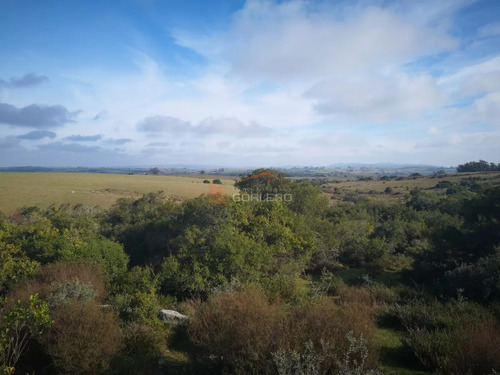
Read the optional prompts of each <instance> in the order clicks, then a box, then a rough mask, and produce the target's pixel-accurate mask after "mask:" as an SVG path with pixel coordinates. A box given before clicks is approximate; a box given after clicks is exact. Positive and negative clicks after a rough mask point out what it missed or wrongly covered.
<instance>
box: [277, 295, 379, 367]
mask: <svg viewBox="0 0 500 375" xmlns="http://www.w3.org/2000/svg"><path fill="white" fill-rule="evenodd" d="M375 329H376V326H375V322H374V319H373V314H372V310H371V308H370V307H368V306H366V305H362V304H359V303H352V302H348V303H342V304H340V305H339V304H335V303H334V302H333V300H332V299H331V298H326V297H325V298H322V299H320V300H318V301H316V302H314V303H312V304H310V305H307V306H301V307H297V308H295V309H294V310H292V311H291V312H290V314H289V318H288V336H287V337H286V340H284V342H283V343H282V347H288V348H289V349H292V350H296V351H300V350H301V347H303V345H304V343H306V342H307V341H309V340H311V341H312V342H313V344H314V346H315V348H316V350H317V351H320V350H321V341H323V342H324V343H328V345H329V347H330V348H331V349H332V351H333V353H331V354H333V358H332V360H331V361H330V363H325V364H324V367H326V370H327V371H333V370H334V368H335V367H336V361H337V360H340V359H341V358H342V357H343V356H344V354H345V353H346V352H347V350H348V348H349V341H348V340H347V335H348V333H349V332H352V333H353V334H354V336H355V337H360V336H362V337H363V338H364V339H365V340H366V341H367V349H368V358H367V361H366V364H367V366H368V367H373V366H374V365H375V364H376V359H377V348H376V347H375V344H374V342H375V341H374V336H375ZM355 359H356V360H358V361H359V360H360V358H355Z"/></svg>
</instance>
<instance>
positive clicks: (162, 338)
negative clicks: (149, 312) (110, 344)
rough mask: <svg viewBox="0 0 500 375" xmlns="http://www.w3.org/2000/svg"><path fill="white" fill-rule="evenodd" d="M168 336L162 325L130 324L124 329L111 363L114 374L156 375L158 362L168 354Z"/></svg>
mask: <svg viewBox="0 0 500 375" xmlns="http://www.w3.org/2000/svg"><path fill="white" fill-rule="evenodd" d="M169 334H170V331H169V329H168V328H167V327H166V326H165V325H164V324H161V325H154V326H152V325H150V324H146V323H131V324H129V325H127V326H126V327H124V329H123V344H122V348H121V350H120V353H119V354H118V355H117V356H116V357H115V358H114V359H113V362H112V367H113V370H114V372H115V373H117V374H126V375H142V374H145V375H149V374H151V375H153V374H157V373H158V362H159V360H160V359H161V358H162V357H164V356H165V355H166V354H167V353H168V346H167V343H168V339H169Z"/></svg>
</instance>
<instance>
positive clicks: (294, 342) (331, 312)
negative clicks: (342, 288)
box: [189, 289, 377, 374]
mask: <svg viewBox="0 0 500 375" xmlns="http://www.w3.org/2000/svg"><path fill="white" fill-rule="evenodd" d="M349 332H352V334H353V335H354V336H356V337H360V336H363V338H364V339H365V340H366V341H367V346H368V352H369V358H368V360H367V365H368V366H369V367H373V365H374V364H375V363H376V356H377V351H376V348H375V347H374V340H373V338H374V334H375V323H374V319H373V316H372V311H371V308H370V307H368V306H366V305H362V304H359V303H342V304H336V303H335V302H334V301H333V299H331V298H328V297H324V298H321V299H318V300H316V301H314V302H311V303H309V304H305V305H302V306H297V307H289V306H286V305H283V304H282V303H281V302H269V300H268V299H267V298H266V297H265V295H264V294H263V293H262V292H260V291H259V290H256V289H246V290H242V291H231V292H224V293H220V294H218V295H216V296H213V297H211V298H210V299H209V300H208V301H207V302H206V303H203V304H202V305H201V306H200V308H199V309H198V310H197V312H196V314H195V315H194V317H193V319H192V320H191V322H190V325H189V333H190V337H191V340H192V341H193V342H194V343H195V344H197V345H199V346H200V347H201V348H203V349H204V350H205V352H206V353H207V354H211V355H215V356H218V357H219V358H220V359H221V361H222V362H223V363H224V364H225V365H226V366H228V367H229V368H230V369H231V370H232V371H233V373H262V374H265V373H272V372H273V370H274V366H273V362H272V361H273V360H272V355H271V353H276V352H278V351H279V350H293V351H296V352H301V351H303V350H304V345H305V344H306V343H307V342H308V341H311V342H312V345H313V346H314V350H316V351H318V352H320V351H321V342H323V343H327V344H328V347H329V348H331V351H332V353H330V354H332V356H330V357H329V362H328V363H324V365H323V366H324V368H325V371H331V370H333V369H336V368H337V360H341V359H342V358H343V357H344V354H345V353H346V352H347V350H348V348H349V341H348V339H347V336H348V333H349ZM353 359H357V358H353ZM328 373H329V372H328Z"/></svg>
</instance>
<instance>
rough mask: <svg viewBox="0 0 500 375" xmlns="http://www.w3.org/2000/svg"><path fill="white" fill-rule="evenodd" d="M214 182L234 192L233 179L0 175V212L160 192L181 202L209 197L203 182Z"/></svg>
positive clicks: (90, 203)
mask: <svg viewBox="0 0 500 375" xmlns="http://www.w3.org/2000/svg"><path fill="white" fill-rule="evenodd" d="M213 178H220V179H221V181H222V183H223V186H224V190H225V191H227V192H228V193H230V192H231V191H232V184H233V182H234V181H233V178H230V177H214V176H208V177H207V176H201V175H199V176H189V177H184V176H163V175H157V176H154V175H119V174H101V173H30V172H26V173H12V172H8V173H7V172H5V173H0V211H2V212H5V213H11V212H13V211H14V210H15V209H17V208H20V207H22V206H39V207H42V208H44V207H48V206H50V205H51V204H55V205H56V206H57V205H60V204H64V203H69V204H83V205H87V206H101V207H110V206H111V205H112V204H113V203H115V202H116V200H117V199H118V198H138V197H140V196H142V195H143V194H146V193H150V192H157V191H163V192H164V193H165V194H166V195H168V196H170V197H173V198H175V199H179V200H182V199H186V198H194V197H197V196H199V195H201V194H208V193H209V192H210V185H209V184H204V183H203V180H205V179H209V180H210V181H211V180H212V179H213Z"/></svg>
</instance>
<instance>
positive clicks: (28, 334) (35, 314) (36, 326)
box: [0, 294, 52, 374]
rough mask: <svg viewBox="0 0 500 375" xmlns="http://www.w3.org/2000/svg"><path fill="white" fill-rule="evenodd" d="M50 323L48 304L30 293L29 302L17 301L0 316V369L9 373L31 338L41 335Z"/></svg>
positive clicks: (12, 370)
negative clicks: (0, 361)
mask: <svg viewBox="0 0 500 375" xmlns="http://www.w3.org/2000/svg"><path fill="white" fill-rule="evenodd" d="M51 324H52V320H51V319H50V316H49V306H48V305H47V304H46V303H45V302H44V301H42V300H40V299H39V298H38V295H37V294H35V295H32V296H31V297H30V300H29V304H28V305H26V304H22V303H21V302H20V301H18V302H17V303H16V304H15V305H14V307H13V308H11V309H9V310H7V311H2V314H1V316H0V358H1V360H2V364H1V366H0V370H3V372H5V373H7V374H9V373H13V372H14V366H15V365H16V363H17V361H18V360H19V358H20V357H21V355H22V354H23V353H24V352H25V350H26V347H27V345H28V343H29V342H30V340H31V339H33V338H35V337H39V336H41V335H42V334H43V333H44V332H45V331H46V330H47V329H48V328H49V327H50V326H51Z"/></svg>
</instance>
